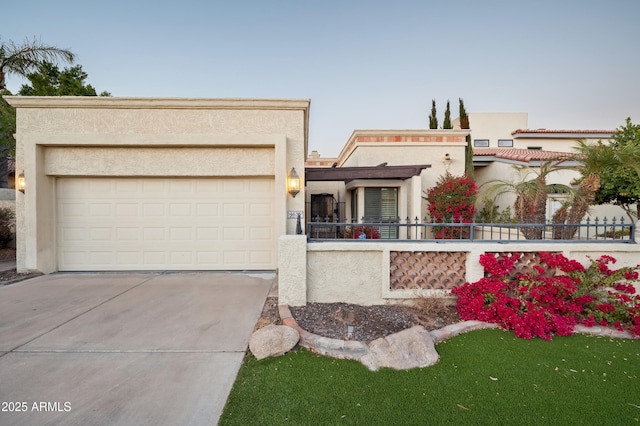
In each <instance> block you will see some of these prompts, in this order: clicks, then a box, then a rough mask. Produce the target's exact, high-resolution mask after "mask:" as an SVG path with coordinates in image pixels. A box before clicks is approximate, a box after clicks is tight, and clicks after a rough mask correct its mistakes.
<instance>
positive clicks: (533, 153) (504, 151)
mask: <svg viewBox="0 0 640 426" xmlns="http://www.w3.org/2000/svg"><path fill="white" fill-rule="evenodd" d="M473 155H474V156H476V157H495V158H502V159H505V160H514V161H524V162H529V161H548V160H567V159H572V158H573V157H574V155H573V154H572V153H570V152H557V151H542V150H539V149H518V148H475V149H474V150H473Z"/></svg>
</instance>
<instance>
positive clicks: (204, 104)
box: [4, 96, 311, 111]
mask: <svg viewBox="0 0 640 426" xmlns="http://www.w3.org/2000/svg"><path fill="white" fill-rule="evenodd" d="M4 99H6V100H7V102H9V104H10V105H11V106H13V107H16V108H83V109H85V108H100V109H109V108H117V109H122V108H133V109H156V108H159V109H260V110H264V109H277V110H306V111H308V109H309V104H310V102H311V100H310V99H250V98H220V99H216V98H139V97H107V96H98V97H92V96H57V97H54V96H5V97H4Z"/></svg>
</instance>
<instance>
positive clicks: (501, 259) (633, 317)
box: [452, 252, 640, 340]
mask: <svg viewBox="0 0 640 426" xmlns="http://www.w3.org/2000/svg"><path fill="white" fill-rule="evenodd" d="M519 258H520V254H519V253H510V254H499V255H495V254H489V253H486V254H484V255H482V256H480V264H481V265H482V266H483V267H484V271H485V277H484V278H482V279H480V280H479V281H477V282H475V283H465V284H464V285H462V286H460V287H456V288H454V289H453V290H452V292H453V293H454V294H455V295H457V301H456V306H457V308H458V312H459V314H460V317H461V318H462V319H463V320H480V321H486V322H491V323H495V324H500V326H502V327H503V328H504V329H507V330H513V331H514V332H515V335H516V336H518V337H523V338H526V339H530V338H532V337H540V338H542V339H546V340H551V337H552V336H553V335H554V334H556V335H558V336H567V335H570V334H572V333H573V330H574V327H575V325H576V324H584V325H586V326H594V325H596V324H597V325H601V326H612V327H615V328H616V329H618V330H628V331H629V332H630V333H631V334H632V335H633V336H640V297H639V296H638V295H637V294H636V290H635V287H634V286H633V283H634V282H637V281H638V270H639V268H640V265H639V266H636V267H633V268H630V267H625V268H620V269H613V268H612V267H611V265H612V264H614V263H616V259H614V258H613V257H611V256H607V255H603V256H601V257H600V258H598V259H597V260H593V259H589V261H590V262H589V265H588V266H587V267H584V266H583V265H581V264H580V263H579V262H577V261H575V260H570V259H567V258H566V257H565V256H563V255H562V254H553V253H546V252H543V253H539V258H540V265H539V266H535V267H534V269H535V272H533V273H529V274H520V275H516V276H515V277H514V276H513V270H514V265H515V263H516V261H517V260H518V259H519ZM549 270H553V271H554V272H555V275H553V274H549V273H548V272H549Z"/></svg>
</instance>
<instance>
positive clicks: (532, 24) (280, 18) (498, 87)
mask: <svg viewBox="0 0 640 426" xmlns="http://www.w3.org/2000/svg"><path fill="white" fill-rule="evenodd" d="M5 3H6V4H3V6H2V7H1V8H0V13H1V16H2V19H1V23H0V37H1V38H2V40H13V41H16V42H20V41H22V40H24V39H25V38H26V37H29V38H33V37H34V36H35V37H37V38H39V39H41V40H42V41H43V42H45V43H48V44H53V45H56V46H59V47H65V48H70V49H71V50H73V51H74V52H75V53H76V54H77V55H78V61H77V63H79V64H81V65H82V67H83V69H84V70H85V71H86V72H87V73H88V74H89V78H88V83H90V84H92V85H93V86H94V87H95V88H96V90H97V91H98V92H100V91H103V90H106V91H109V92H111V93H112V95H113V96H145V97H147V96H151V97H154V96H169V97H243V98H244V97H249V98H253V97H256V98H310V99H311V115H310V134H309V148H310V150H312V149H316V150H318V151H320V153H321V154H322V155H323V156H334V155H337V154H338V153H339V151H340V149H341V148H342V146H343V145H344V143H345V142H346V141H347V139H348V137H349V135H350V134H351V132H352V131H353V130H354V129H419V128H426V127H428V115H429V112H430V108H431V99H435V100H436V103H437V107H438V118H439V121H440V123H442V118H443V115H444V110H445V104H446V101H447V99H450V100H451V106H452V118H453V117H457V115H458V114H457V110H458V98H459V97H462V98H463V99H464V101H465V106H466V109H467V111H470V112H528V113H529V127H530V128H548V129H614V128H616V127H619V126H620V125H622V124H623V123H624V120H625V118H626V117H631V119H632V120H633V121H634V123H637V122H639V121H640V25H638V17H640V1H638V0H602V1H595V0H536V1H532V0H528V1H521V0H504V1H498V0H483V1H476V0H456V1H427V0H423V1H418V0H416V1H405V0H395V1H391V0H388V1H375V0H371V1H349V0H341V1H334V0H313V1H306V0H255V1H250V0H228V1H217V0H183V1H179V2H174V1H170V0H165V1H159V0H153V1H151V0H127V1H123V0H110V1H86V0H56V1H52V0H19V1H18V0H15V1H7V2H5ZM22 83H23V81H21V80H19V79H17V78H16V77H15V76H10V77H9V81H8V88H9V89H10V90H11V91H12V92H16V91H17V90H18V88H19V87H20V84H22Z"/></svg>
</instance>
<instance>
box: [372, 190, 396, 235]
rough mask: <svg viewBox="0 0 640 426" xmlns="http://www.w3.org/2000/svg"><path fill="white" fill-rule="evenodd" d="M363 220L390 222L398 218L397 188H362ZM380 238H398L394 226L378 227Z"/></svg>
mask: <svg viewBox="0 0 640 426" xmlns="http://www.w3.org/2000/svg"><path fill="white" fill-rule="evenodd" d="M364 218H365V222H368V221H372V222H374V221H375V222H378V221H380V222H390V223H395V222H396V221H397V220H398V188H364ZM379 232H380V238H398V228H397V227H395V226H381V227H379Z"/></svg>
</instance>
